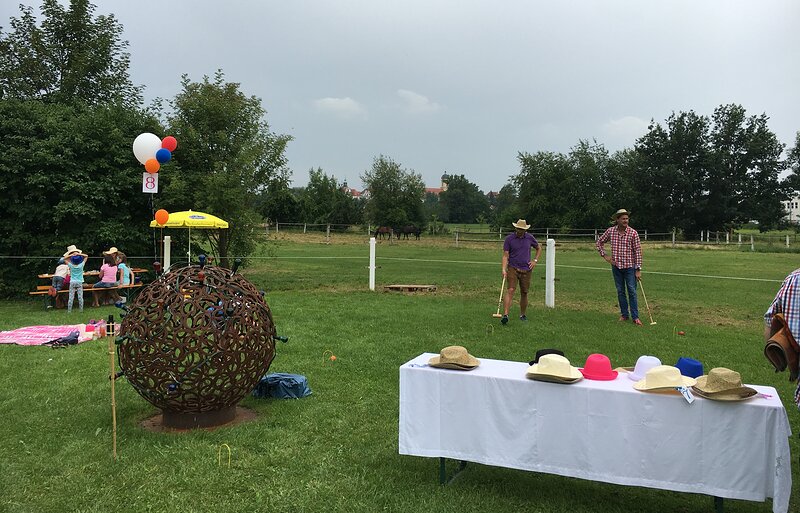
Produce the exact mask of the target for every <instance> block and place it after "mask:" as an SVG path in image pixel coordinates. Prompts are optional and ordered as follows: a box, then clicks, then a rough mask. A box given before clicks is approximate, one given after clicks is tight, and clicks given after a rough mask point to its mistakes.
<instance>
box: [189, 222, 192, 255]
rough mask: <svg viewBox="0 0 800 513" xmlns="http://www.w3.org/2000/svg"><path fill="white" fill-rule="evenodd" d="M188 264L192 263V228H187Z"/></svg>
mask: <svg viewBox="0 0 800 513" xmlns="http://www.w3.org/2000/svg"><path fill="white" fill-rule="evenodd" d="M189 263H190V264H191V263H192V227H191V226H190V227H189Z"/></svg>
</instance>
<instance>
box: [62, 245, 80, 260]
mask: <svg viewBox="0 0 800 513" xmlns="http://www.w3.org/2000/svg"><path fill="white" fill-rule="evenodd" d="M76 253H83V251H81V250H80V249H78V248H77V247H76V246H75V244H70V245H69V246H67V252H66V253H64V257H63V258H67V257H68V256H70V255H74V254H76Z"/></svg>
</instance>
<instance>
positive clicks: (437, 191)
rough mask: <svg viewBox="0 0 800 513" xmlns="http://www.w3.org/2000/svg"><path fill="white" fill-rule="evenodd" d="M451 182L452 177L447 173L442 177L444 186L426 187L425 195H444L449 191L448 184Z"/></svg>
mask: <svg viewBox="0 0 800 513" xmlns="http://www.w3.org/2000/svg"><path fill="white" fill-rule="evenodd" d="M449 180H450V175H448V174H447V173H445V174H443V175H442V184H441V186H439V187H425V194H427V193H429V192H430V193H431V194H435V195H436V196H438V195H439V194H441V193H443V192H444V191H446V190H447V182H448V181H449Z"/></svg>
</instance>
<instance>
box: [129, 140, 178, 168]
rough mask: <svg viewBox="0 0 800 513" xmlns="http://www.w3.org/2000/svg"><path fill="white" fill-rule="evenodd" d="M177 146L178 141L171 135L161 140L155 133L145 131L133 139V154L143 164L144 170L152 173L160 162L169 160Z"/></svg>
mask: <svg viewBox="0 0 800 513" xmlns="http://www.w3.org/2000/svg"><path fill="white" fill-rule="evenodd" d="M177 147H178V141H177V139H175V138H174V137H172V136H171V135H168V136H167V137H165V138H164V140H163V141H162V140H161V139H159V138H158V136H157V135H155V134H151V133H149V132H145V133H143V134H139V135H138V136H136V139H134V140H133V155H134V156H135V157H136V160H138V161H139V162H140V163H142V164H144V169H145V171H147V172H148V173H150V174H153V173H158V170H159V169H161V164H165V163H167V162H169V160H170V159H171V158H172V152H173V151H175V148H177Z"/></svg>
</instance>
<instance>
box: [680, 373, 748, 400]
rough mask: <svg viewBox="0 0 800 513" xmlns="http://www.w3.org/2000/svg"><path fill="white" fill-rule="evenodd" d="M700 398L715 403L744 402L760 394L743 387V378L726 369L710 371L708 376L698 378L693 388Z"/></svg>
mask: <svg viewBox="0 0 800 513" xmlns="http://www.w3.org/2000/svg"><path fill="white" fill-rule="evenodd" d="M692 390H694V391H695V392H697V395H699V396H700V397H705V398H706V399H713V400H715V401H744V400H746V399H750V398H751V397H753V396H754V395H756V394H758V391H757V390H755V389H753V388H750V387H746V386H744V385H742V376H741V375H740V374H739V373H738V372H736V371H732V370H730V369H726V368H725V367H716V368H714V369H711V370H710V371H708V375H707V376H700V377H699V378H697V384H696V385H695V386H693V387H692Z"/></svg>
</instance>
